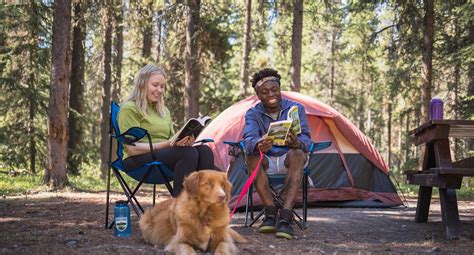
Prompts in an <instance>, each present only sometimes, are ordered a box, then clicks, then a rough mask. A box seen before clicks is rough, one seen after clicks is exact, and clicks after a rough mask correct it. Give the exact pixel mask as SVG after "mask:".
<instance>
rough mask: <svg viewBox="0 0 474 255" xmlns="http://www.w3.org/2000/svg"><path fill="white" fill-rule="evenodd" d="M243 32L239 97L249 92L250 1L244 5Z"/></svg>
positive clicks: (247, 0)
mask: <svg viewBox="0 0 474 255" xmlns="http://www.w3.org/2000/svg"><path fill="white" fill-rule="evenodd" d="M245 10H246V11H245V31H244V44H243V47H242V48H243V49H242V51H243V54H242V66H241V69H240V96H241V97H246V96H247V95H248V94H249V92H248V88H249V54H250V38H251V28H252V0H246V4H245Z"/></svg>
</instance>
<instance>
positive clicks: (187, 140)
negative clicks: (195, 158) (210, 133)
mask: <svg viewBox="0 0 474 255" xmlns="http://www.w3.org/2000/svg"><path fill="white" fill-rule="evenodd" d="M195 140H196V138H195V137H194V136H186V137H185V138H183V139H181V140H179V141H177V142H176V143H175V146H192V145H193V144H194V141H195Z"/></svg>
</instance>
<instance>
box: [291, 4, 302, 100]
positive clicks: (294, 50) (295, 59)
mask: <svg viewBox="0 0 474 255" xmlns="http://www.w3.org/2000/svg"><path fill="white" fill-rule="evenodd" d="M302 37H303V0H294V1H293V32H292V34H291V86H290V87H291V91H296V92H299V91H300V88H301V43H302V42H301V41H302Z"/></svg>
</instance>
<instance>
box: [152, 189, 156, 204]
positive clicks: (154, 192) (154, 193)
mask: <svg viewBox="0 0 474 255" xmlns="http://www.w3.org/2000/svg"><path fill="white" fill-rule="evenodd" d="M155 197H156V184H153V206H155Z"/></svg>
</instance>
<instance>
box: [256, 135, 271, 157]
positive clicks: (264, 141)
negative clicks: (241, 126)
mask: <svg viewBox="0 0 474 255" xmlns="http://www.w3.org/2000/svg"><path fill="white" fill-rule="evenodd" d="M257 146H258V148H260V150H262V152H263V153H267V152H268V151H269V150H270V149H271V148H272V146H273V139H272V138H271V137H268V136H264V137H262V138H261V139H260V140H259V141H258V143H257Z"/></svg>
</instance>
